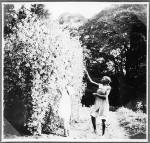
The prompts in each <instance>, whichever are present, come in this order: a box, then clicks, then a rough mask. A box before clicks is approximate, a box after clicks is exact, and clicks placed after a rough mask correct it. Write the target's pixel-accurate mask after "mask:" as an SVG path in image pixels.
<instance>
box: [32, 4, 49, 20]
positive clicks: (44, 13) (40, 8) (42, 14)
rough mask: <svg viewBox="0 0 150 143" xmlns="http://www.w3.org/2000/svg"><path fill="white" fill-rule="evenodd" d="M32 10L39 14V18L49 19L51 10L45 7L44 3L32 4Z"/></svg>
mask: <svg viewBox="0 0 150 143" xmlns="http://www.w3.org/2000/svg"><path fill="white" fill-rule="evenodd" d="M31 12H32V13H34V14H35V15H37V17H38V18H42V19H48V18H49V16H50V13H49V11H48V10H47V9H45V5H44V4H32V5H31Z"/></svg>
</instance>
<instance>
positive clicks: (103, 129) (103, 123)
mask: <svg viewBox="0 0 150 143" xmlns="http://www.w3.org/2000/svg"><path fill="white" fill-rule="evenodd" d="M105 121H106V120H105V119H102V135H104V134H105V128H106V125H105Z"/></svg>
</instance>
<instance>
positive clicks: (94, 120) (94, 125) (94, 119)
mask: <svg viewBox="0 0 150 143" xmlns="http://www.w3.org/2000/svg"><path fill="white" fill-rule="evenodd" d="M91 120H92V124H93V128H94V131H96V118H95V117H93V116H91Z"/></svg>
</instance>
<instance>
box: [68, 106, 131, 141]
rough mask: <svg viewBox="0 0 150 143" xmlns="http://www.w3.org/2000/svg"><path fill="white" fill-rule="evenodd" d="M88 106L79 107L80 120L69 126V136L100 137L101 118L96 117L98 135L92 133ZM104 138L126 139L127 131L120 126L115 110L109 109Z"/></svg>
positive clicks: (80, 137) (82, 137) (76, 137)
mask: <svg viewBox="0 0 150 143" xmlns="http://www.w3.org/2000/svg"><path fill="white" fill-rule="evenodd" d="M90 111H91V109H90V108H86V107H82V108H81V109H80V122H79V123H76V124H73V125H72V126H71V136H70V137H71V138H74V139H100V138H102V137H101V133H102V126H101V119H100V118H97V131H98V134H99V135H95V134H93V127H92V123H91V119H90ZM105 139H128V136H127V133H126V132H125V131H124V129H123V128H122V127H120V125H119V122H118V120H117V116H116V113H115V112H111V111H110V115H109V120H108V122H107V123H106V135H105Z"/></svg>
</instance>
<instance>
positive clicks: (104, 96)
mask: <svg viewBox="0 0 150 143" xmlns="http://www.w3.org/2000/svg"><path fill="white" fill-rule="evenodd" d="M87 76H88V78H89V80H90V82H91V83H93V84H95V85H97V86H98V90H97V93H93V95H95V103H94V106H93V109H92V112H91V120H92V124H93V128H94V133H95V134H97V130H96V117H98V115H99V116H100V117H101V119H102V136H104V135H105V128H106V125H105V122H106V119H107V117H108V114H109V101H108V95H109V93H110V91H111V87H110V85H109V83H110V82H111V79H110V77H108V76H104V77H103V78H102V79H101V83H96V82H94V81H93V80H92V79H91V78H90V76H89V74H88V72H87Z"/></svg>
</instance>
